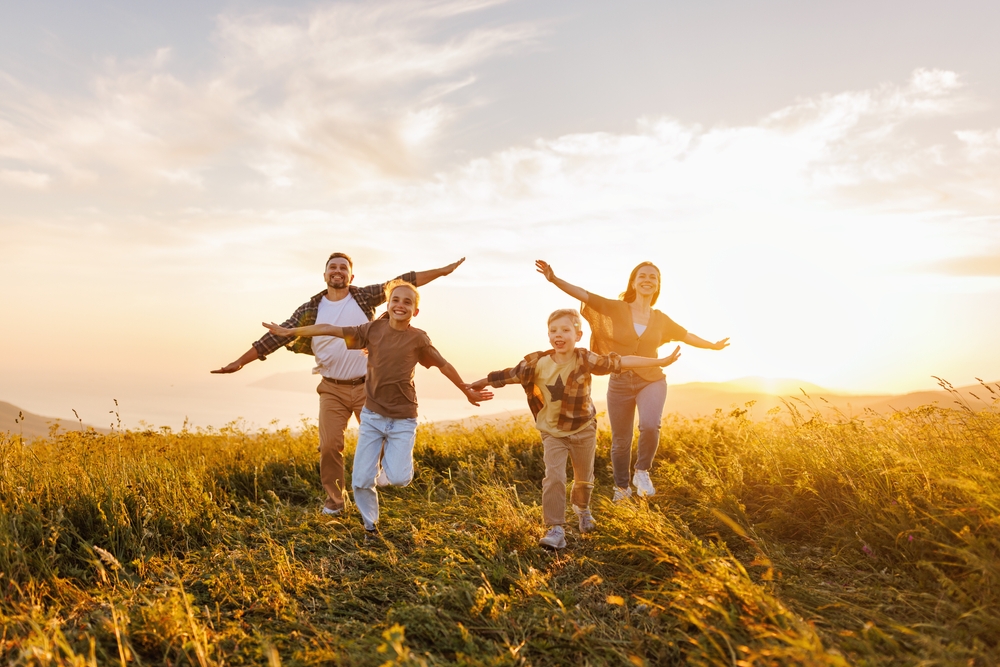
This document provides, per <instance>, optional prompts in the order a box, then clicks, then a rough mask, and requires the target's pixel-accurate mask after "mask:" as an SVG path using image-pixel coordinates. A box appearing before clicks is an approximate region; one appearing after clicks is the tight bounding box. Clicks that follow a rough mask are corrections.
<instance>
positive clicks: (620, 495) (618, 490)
mask: <svg viewBox="0 0 1000 667" xmlns="http://www.w3.org/2000/svg"><path fill="white" fill-rule="evenodd" d="M631 497H632V487H630V486H626V487H625V488H624V489H623V488H622V487H620V486H616V487H615V495H614V497H613V498H612V499H611V500H612V501H614V502H616V503H620V502H621V501H623V500H628V499H629V498H631Z"/></svg>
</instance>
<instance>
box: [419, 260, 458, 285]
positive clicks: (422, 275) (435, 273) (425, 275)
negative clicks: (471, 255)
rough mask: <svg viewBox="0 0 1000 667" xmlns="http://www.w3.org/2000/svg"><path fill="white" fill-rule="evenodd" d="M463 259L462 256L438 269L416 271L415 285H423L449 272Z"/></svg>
mask: <svg viewBox="0 0 1000 667" xmlns="http://www.w3.org/2000/svg"><path fill="white" fill-rule="evenodd" d="M464 261H465V258H464V257H463V258H462V259H460V260H458V261H457V262H452V263H451V264H449V265H448V266H442V267H441V268H440V269H428V270H427V271H417V272H416V276H417V287H422V286H423V285H426V284H427V283H429V282H430V281H432V280H436V279H437V278H441V277H443V276H446V275H448V274H449V273H451V272H452V271H454V270H455V269H457V268H458V267H459V265H460V264H461V263H462V262H464Z"/></svg>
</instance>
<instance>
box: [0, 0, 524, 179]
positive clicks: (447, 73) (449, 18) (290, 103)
mask: <svg viewBox="0 0 1000 667" xmlns="http://www.w3.org/2000/svg"><path fill="white" fill-rule="evenodd" d="M492 4H496V3H490V2H455V1H441V0H439V1H437V2H417V1H415V0H397V1H395V2H384V3H338V4H334V5H331V6H326V7H319V8H315V9H313V10H311V11H310V12H308V13H298V14H296V13H292V14H288V13H283V14H281V15H280V16H279V15H278V14H276V13H260V14H252V15H233V14H223V15H221V16H220V17H219V19H218V24H217V31H216V35H215V43H216V58H215V60H214V61H213V62H212V63H210V64H209V65H207V66H206V68H205V70H204V71H202V72H201V73H200V74H199V75H198V76H196V77H193V78H191V79H189V80H183V79H180V78H178V77H177V76H176V75H174V74H172V73H171V71H170V65H171V55H172V51H171V48H169V47H162V48H159V49H156V50H155V51H153V52H152V53H151V54H150V55H149V56H148V57H146V58H142V59H137V60H130V61H124V62H120V61H118V60H117V59H115V58H114V57H108V58H107V59H105V60H104V61H103V63H102V65H101V66H100V69H99V70H97V71H95V72H93V73H92V78H91V81H90V82H89V84H90V85H89V94H86V95H76V96H74V97H59V96H55V95H49V94H46V93H43V92H41V91H40V90H37V89H34V88H32V87H31V86H30V85H28V84H26V83H25V82H22V81H19V80H16V79H15V78H14V77H12V76H10V75H7V74H4V73H2V72H0V167H5V168H9V169H14V170H19V171H29V170H36V171H38V170H42V169H44V170H46V171H48V172H51V173H52V175H53V178H52V182H51V185H52V186H53V187H56V186H59V185H66V186H69V185H76V186H81V185H86V186H87V187H89V188H91V189H92V190H94V191H100V189H101V188H102V187H104V188H107V187H111V186H110V184H111V183H112V182H113V183H114V184H115V185H118V184H120V183H121V181H122V180H125V181H128V182H131V183H157V182H159V183H170V184H174V185H181V186H190V185H198V186H205V187H209V186H210V187H214V188H219V189H222V188H228V187H236V188H239V187H244V186H245V185H250V184H252V183H253V181H254V177H253V174H254V173H255V172H256V173H257V174H258V178H257V179H256V180H257V184H260V183H261V182H263V184H267V185H270V186H272V187H275V188H278V189H287V188H289V187H292V186H296V185H297V186H300V187H324V188H330V187H331V186H332V187H336V188H340V189H350V188H352V187H355V186H357V185H358V184H359V183H361V182H362V181H364V180H365V179H370V178H383V177H411V176H413V175H415V174H416V173H418V171H419V169H420V168H421V148H422V147H424V146H426V145H427V144H428V143H429V142H430V141H431V140H432V139H433V138H434V137H435V136H436V135H437V134H438V133H439V132H440V131H441V130H442V128H443V127H445V126H446V125H447V123H448V122H449V120H451V119H452V118H454V117H455V115H456V114H457V113H459V109H458V107H456V106H454V105H452V104H449V102H448V99H449V98H450V97H452V96H454V94H455V93H456V92H457V91H459V90H461V89H462V88H464V87H465V86H468V85H471V84H472V83H473V82H474V81H475V76H474V73H473V72H472V69H473V68H474V67H475V66H477V65H478V64H480V63H482V62H484V61H485V60H487V59H490V58H494V57H497V56H499V55H502V54H504V53H508V52H510V51H512V50H513V49H515V48H520V47H523V46H524V45H526V44H529V43H531V42H532V40H534V39H535V38H536V37H537V35H538V34H539V31H538V29H537V28H535V27H534V26H532V25H527V24H517V25H500V26H497V27H490V28H475V27H473V28H469V27H465V26H464V24H461V23H460V22H456V20H455V19H456V18H458V17H461V16H462V15H463V14H466V13H469V12H475V11H480V10H482V9H484V8H486V7H488V6H490V5H492ZM244 165H249V166H250V167H251V170H252V171H249V172H247V171H245V170H244V171H241V169H242V167H243V166H244ZM151 192H154V193H155V192H157V191H156V190H153V191H151Z"/></svg>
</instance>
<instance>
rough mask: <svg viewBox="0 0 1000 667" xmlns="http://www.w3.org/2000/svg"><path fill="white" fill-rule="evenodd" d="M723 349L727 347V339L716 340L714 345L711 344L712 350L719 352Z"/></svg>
mask: <svg viewBox="0 0 1000 667" xmlns="http://www.w3.org/2000/svg"><path fill="white" fill-rule="evenodd" d="M725 347H729V339H728V338H723V339H722V340H717V341H715V342H714V343H712V349H713V350H721V349H723V348H725Z"/></svg>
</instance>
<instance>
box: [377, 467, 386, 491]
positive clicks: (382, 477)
mask: <svg viewBox="0 0 1000 667" xmlns="http://www.w3.org/2000/svg"><path fill="white" fill-rule="evenodd" d="M375 486H389V476H388V475H386V474H385V468H383V467H382V466H379V467H378V474H377V475H375Z"/></svg>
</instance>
